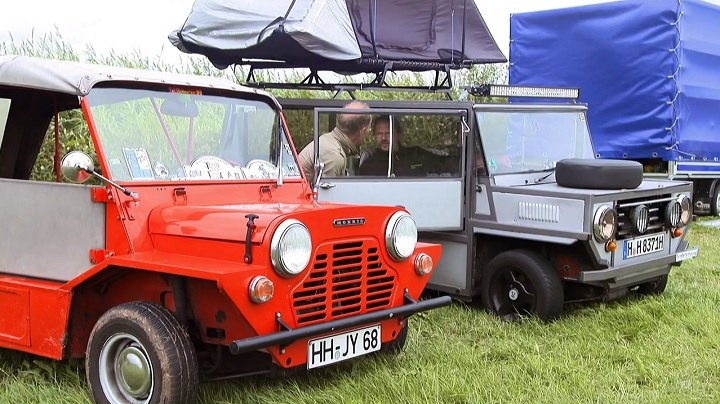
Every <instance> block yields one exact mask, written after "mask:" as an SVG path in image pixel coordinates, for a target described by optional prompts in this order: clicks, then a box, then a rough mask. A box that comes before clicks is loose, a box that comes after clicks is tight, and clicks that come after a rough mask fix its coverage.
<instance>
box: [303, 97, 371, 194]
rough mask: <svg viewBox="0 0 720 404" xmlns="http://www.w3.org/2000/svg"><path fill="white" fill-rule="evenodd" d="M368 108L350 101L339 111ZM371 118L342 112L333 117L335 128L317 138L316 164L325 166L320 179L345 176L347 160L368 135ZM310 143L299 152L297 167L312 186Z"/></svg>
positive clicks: (311, 145)
mask: <svg viewBox="0 0 720 404" xmlns="http://www.w3.org/2000/svg"><path fill="white" fill-rule="evenodd" d="M367 108H369V107H368V105H367V104H366V103H364V102H360V101H352V102H350V103H348V104H347V105H345V106H344V107H343V109H348V110H350V109H367ZM371 122H372V117H371V116H370V115H369V114H361V113H354V114H353V113H342V114H339V115H338V117H337V122H336V124H335V128H334V129H333V130H332V131H331V132H328V133H325V134H323V135H322V136H320V139H319V149H320V161H321V162H323V163H324V164H325V167H324V169H323V176H327V177H341V176H345V175H347V173H348V168H347V164H348V163H347V162H348V157H350V156H352V155H356V154H358V153H359V151H360V145H361V144H362V142H363V140H365V137H366V136H367V134H368V133H369V132H370V124H371ZM314 151H315V150H314V142H310V144H308V145H307V146H305V148H304V149H302V151H301V152H300V154H299V155H298V157H299V158H300V164H301V165H302V169H303V172H304V173H305V177H306V178H307V179H308V181H310V184H312V183H314V181H315V178H314V165H315V159H314Z"/></svg>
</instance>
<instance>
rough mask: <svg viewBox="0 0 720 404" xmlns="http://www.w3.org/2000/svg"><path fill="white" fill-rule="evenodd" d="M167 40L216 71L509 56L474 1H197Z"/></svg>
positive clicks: (344, 69) (418, 65) (421, 65)
mask: <svg viewBox="0 0 720 404" xmlns="http://www.w3.org/2000/svg"><path fill="white" fill-rule="evenodd" d="M169 39H170V41H171V42H172V43H173V45H175V46H176V47H177V48H178V49H180V50H182V51H184V52H188V53H198V54H202V55H205V56H207V57H208V58H209V60H210V61H211V62H212V63H213V64H215V65H216V66H217V67H219V68H225V67H227V66H229V65H233V64H241V65H246V64H257V63H264V62H269V65H272V66H276V67H307V68H311V69H314V70H325V71H336V72H340V73H362V72H366V73H374V72H378V71H382V70H383V69H385V68H387V69H388V70H412V71H424V70H436V69H439V68H441V67H449V68H451V69H457V68H463V67H469V66H471V65H473V64H482V63H497V62H505V61H507V60H506V58H505V56H504V55H503V54H502V52H501V51H500V49H499V48H498V46H497V43H496V42H495V40H494V39H493V37H492V35H491V34H490V31H489V30H488V28H487V25H486V24H485V21H484V20H483V18H482V16H481V15H480V12H479V10H478V9H477V6H476V5H475V3H474V1H473V0H272V1H258V0H196V1H195V4H194V5H193V9H192V11H191V13H190V15H189V16H188V18H187V20H186V21H185V23H184V24H183V26H182V27H181V28H180V29H179V30H177V31H174V32H172V33H171V34H170V36H169ZM261 61H262V62H261ZM388 62H392V64H388ZM265 64H268V63H265Z"/></svg>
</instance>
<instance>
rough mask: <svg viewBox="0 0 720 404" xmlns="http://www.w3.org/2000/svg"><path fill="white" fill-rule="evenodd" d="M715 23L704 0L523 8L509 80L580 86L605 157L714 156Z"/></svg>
mask: <svg viewBox="0 0 720 404" xmlns="http://www.w3.org/2000/svg"><path fill="white" fill-rule="evenodd" d="M718 21H720V6H719V5H717V4H712V3H709V2H707V1H701V0H653V1H647V0H627V1H619V2H612V3H603V4H595V5H588V6H581V7H570V8H563V9H556V10H547V11H539V12H529V13H516V14H513V15H512V16H511V22H510V36H511V41H510V61H511V63H510V83H511V84H513V85H533V84H543V85H553V86H574V87H579V88H580V102H584V103H587V104H588V108H589V109H588V111H589V112H588V119H589V123H590V126H591V128H592V132H593V143H594V145H595V149H596V152H597V153H598V155H599V156H600V157H603V158H618V159H623V158H628V159H662V160H666V161H669V160H683V159H684V160H690V159H695V160H703V159H706V160H712V161H715V160H717V159H718V158H720V141H719V140H718V139H720V138H719V137H718V136H717V133H718V132H717V124H718V121H717V111H718V109H720V73H719V71H718V66H719V65H720V36H719V35H718V33H720V30H718V28H717V27H718V25H717V23H718ZM713 33H714V34H713Z"/></svg>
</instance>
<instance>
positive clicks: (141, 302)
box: [0, 56, 450, 403]
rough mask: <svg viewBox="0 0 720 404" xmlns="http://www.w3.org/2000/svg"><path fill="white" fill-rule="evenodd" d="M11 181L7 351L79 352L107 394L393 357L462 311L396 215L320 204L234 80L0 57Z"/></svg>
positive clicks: (3, 175)
mask: <svg viewBox="0 0 720 404" xmlns="http://www.w3.org/2000/svg"><path fill="white" fill-rule="evenodd" d="M73 131H84V132H86V133H87V134H88V136H87V143H86V144H82V142H78V141H77V139H78V137H77V136H74V135H76V134H77V133H74V132H73ZM71 135H73V136H71ZM46 137H49V139H48V140H49V141H47V140H45V139H46ZM66 139H73V142H68V143H72V144H66V142H65V141H66ZM48 147H50V148H52V149H54V156H55V164H54V170H52V168H53V167H48V168H47V170H48V171H53V172H54V173H55V174H56V181H54V182H47V181H37V180H31V178H34V177H31V174H33V173H34V172H35V173H36V172H38V170H42V169H43V167H38V164H41V161H40V160H39V159H38V155H41V153H46V154H47V153H48V152H47V150H46V149H47V148H48ZM68 149H70V150H71V151H70V153H67V154H66V155H65V157H63V158H62V159H61V155H62V154H64V152H63V151H68ZM96 167H97V168H96ZM34 170H35V171H34ZM61 174H62V175H61ZM63 177H64V178H65V180H66V181H65V182H63V181H62V178H63ZM0 192H1V194H2V198H0V222H1V223H3V227H4V231H3V235H2V241H1V242H0V307H2V313H0V346H1V347H4V348H8V349H15V350H19V351H24V352H29V353H32V354H36V355H40V356H44V357H47V358H52V359H59V360H62V359H69V358H81V357H85V358H86V373H87V380H88V384H89V387H90V389H91V392H92V396H93V398H94V400H95V401H97V402H110V403H156V402H167V403H183V402H189V401H193V400H194V399H195V396H196V394H197V386H198V381H199V379H200V376H201V375H202V377H203V379H204V380H205V379H209V380H211V379H214V378H225V377H231V376H238V375H247V374H257V373H261V372H272V371H277V370H284V369H292V368H309V369H312V368H317V367H320V366H325V365H329V364H333V363H336V362H340V361H343V360H346V359H350V358H353V357H356V356H360V355H363V354H367V353H370V352H375V351H398V350H400V349H402V347H403V345H404V343H405V339H406V337H407V333H408V320H407V317H408V316H410V315H411V314H414V313H417V312H420V311H424V310H428V309H432V308H436V307H439V306H443V305H447V304H449V303H450V298H449V297H441V298H435V299H429V300H422V301H419V298H420V294H421V292H422V291H423V288H424V287H425V285H426V283H427V282H428V280H429V278H430V275H431V273H432V271H433V269H434V264H435V263H437V262H438V260H439V257H440V252H441V247H440V246H439V245H436V244H426V243H418V242H417V228H416V225H415V221H414V220H413V218H412V217H411V215H410V214H408V212H407V211H406V210H405V209H404V208H402V207H388V206H351V205H344V204H332V203H318V202H316V201H315V200H314V198H313V193H312V190H311V187H310V186H309V185H308V183H307V181H306V180H305V179H304V178H303V176H302V170H301V169H300V168H299V166H298V162H297V158H296V152H295V149H294V146H293V144H292V141H291V139H290V137H289V135H288V130H287V127H286V125H285V122H284V118H283V115H282V113H281V111H280V106H279V104H278V103H277V102H276V100H275V99H274V98H273V97H272V96H270V95H269V94H267V93H265V92H262V91H258V90H252V89H248V88H244V87H241V86H239V85H236V84H234V83H232V82H230V81H227V80H224V79H218V78H210V77H198V76H186V75H178V74H168V73H159V72H150V71H142V70H132V69H123V68H112V67H106V66H97V65H88V64H80V63H74V62H60V61H52V60H43V59H34V58H28V57H19V56H17V57H16V56H5V57H0Z"/></svg>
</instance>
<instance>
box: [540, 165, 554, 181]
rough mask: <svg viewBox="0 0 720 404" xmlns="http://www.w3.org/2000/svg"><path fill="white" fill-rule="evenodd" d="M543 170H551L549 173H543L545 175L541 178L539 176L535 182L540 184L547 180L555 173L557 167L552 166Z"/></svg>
mask: <svg viewBox="0 0 720 404" xmlns="http://www.w3.org/2000/svg"><path fill="white" fill-rule="evenodd" d="M543 171H550V172H549V173H547V174H545V175H543V176H542V177H540V178H537V179H536V180H535V183H536V184H539V183H541V182H543V181H544V180H546V179H547V178H548V177H549V176H551V175H553V174H554V173H555V167H550V168H547V169H545V170H543Z"/></svg>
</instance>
